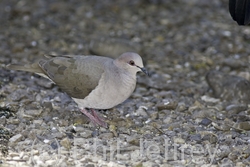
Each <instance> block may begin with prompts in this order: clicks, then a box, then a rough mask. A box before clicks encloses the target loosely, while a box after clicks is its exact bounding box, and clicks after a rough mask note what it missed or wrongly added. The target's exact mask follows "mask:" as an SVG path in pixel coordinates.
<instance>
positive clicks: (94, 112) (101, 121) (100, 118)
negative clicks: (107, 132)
mask: <svg viewBox="0 0 250 167" xmlns="http://www.w3.org/2000/svg"><path fill="white" fill-rule="evenodd" d="M90 110H91V112H92V115H93V116H94V117H95V118H96V119H98V121H99V123H98V124H99V125H101V126H103V127H105V128H106V127H107V123H106V122H105V120H104V119H103V118H102V117H100V116H99V115H98V114H97V113H96V111H95V110H94V109H90Z"/></svg>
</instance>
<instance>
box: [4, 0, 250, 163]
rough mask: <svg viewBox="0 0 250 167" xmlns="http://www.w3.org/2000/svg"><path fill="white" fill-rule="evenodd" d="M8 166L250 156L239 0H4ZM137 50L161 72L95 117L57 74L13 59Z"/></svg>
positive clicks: (153, 71) (249, 35) (249, 159)
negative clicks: (236, 10) (233, 8)
mask: <svg viewBox="0 0 250 167" xmlns="http://www.w3.org/2000/svg"><path fill="white" fill-rule="evenodd" d="M0 8H1V9H0V21H1V28H0V41H1V45H0V53H1V57H0V64H1V68H0V122H1V125H0V152H1V153H0V166H3V167H6V166H61V167H63V166H88V167H92V166H93V167H94V166H108V167H109V166H136V167H144V166H145V167H148V166H149V167H151V166H154V167H157V166H164V167H165V166H190V167H191V166H203V167H204V166H250V147H249V143H250V133H249V130H250V118H249V112H250V108H249V105H248V104H249V100H250V89H249V88H250V81H249V80H250V73H249V71H250V69H249V65H248V64H249V62H250V56H249V54H250V47H249V42H250V28H249V27H240V26H238V25H237V24H236V23H235V22H234V21H233V20H232V18H231V17H230V15H229V12H228V1H226V0H221V1H207V0H175V1H170V0H169V1H168V0H144V1H143V0H131V1H126V0H117V1H111V0H104V1H103V0H86V1H77V0H70V1H69V2H68V1H66V0H65V1H59V0H58V1H57V0H48V1H44V0H20V1H15V0H1V2H0ZM124 51H135V52H138V53H139V54H140V55H141V56H142V57H143V59H144V62H145V64H146V67H147V69H148V70H149V72H150V77H147V76H145V75H143V74H140V75H139V76H138V84H137V88H136V90H135V92H134V93H133V94H132V96H131V97H130V98H129V99H128V100H127V101H126V102H124V103H123V104H121V105H118V106H116V107H114V108H113V109H110V110H107V111H100V114H101V115H102V116H103V117H105V119H106V120H107V122H108V124H109V128H107V129H105V128H97V127H94V126H93V125H92V124H91V123H89V122H88V119H86V117H85V116H83V115H82V114H81V113H80V112H79V110H78V108H77V106H76V104H75V103H74V102H73V101H72V100H71V99H70V98H69V97H68V96H67V95H66V94H65V93H63V92H61V91H60V89H59V88H58V87H57V86H55V85H53V84H52V83H51V82H50V81H48V80H46V79H44V78H41V77H39V76H37V75H35V74H31V73H26V72H18V71H9V70H6V69H5V68H4V66H5V64H9V63H23V64H25V63H28V62H31V61H34V60H36V59H39V58H41V57H42V56H43V55H44V54H48V53H56V54H58V55H60V54H85V55H86V54H96V55H104V56H105V55H106V56H112V57H117V56H118V55H119V54H120V53H122V52H124Z"/></svg>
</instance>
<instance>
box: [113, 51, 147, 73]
mask: <svg viewBox="0 0 250 167" xmlns="http://www.w3.org/2000/svg"><path fill="white" fill-rule="evenodd" d="M114 63H115V64H116V66H117V67H120V68H123V69H125V70H126V71H128V72H130V73H131V74H136V73H137V72H139V71H142V72H144V73H145V74H147V75H148V72H147V70H146V69H145V68H144V66H143V62H142V58H141V56H140V55H138V54H137V53H133V52H126V53H123V54H122V55H121V56H120V57H118V58H117V59H115V60H114Z"/></svg>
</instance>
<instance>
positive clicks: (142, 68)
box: [137, 66, 149, 76]
mask: <svg viewBox="0 0 250 167" xmlns="http://www.w3.org/2000/svg"><path fill="white" fill-rule="evenodd" d="M137 67H138V68H140V69H141V71H142V72H143V73H145V74H146V75H147V76H149V74H148V71H147V70H146V68H144V67H139V66H137Z"/></svg>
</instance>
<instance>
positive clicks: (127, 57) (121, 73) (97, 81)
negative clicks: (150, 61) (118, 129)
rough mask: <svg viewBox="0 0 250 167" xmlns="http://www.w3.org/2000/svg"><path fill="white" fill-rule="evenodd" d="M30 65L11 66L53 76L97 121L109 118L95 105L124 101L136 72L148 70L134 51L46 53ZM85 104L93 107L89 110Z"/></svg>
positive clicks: (108, 105) (103, 122)
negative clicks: (113, 56)
mask: <svg viewBox="0 0 250 167" xmlns="http://www.w3.org/2000/svg"><path fill="white" fill-rule="evenodd" d="M47 58H49V59H46V60H40V61H39V62H37V63H33V64H29V65H16V64H10V65H8V66H7V68H8V69H11V70H22V71H29V72H34V73H37V74H39V75H41V76H43V77H46V78H49V79H50V80H52V81H53V82H54V83H55V84H56V85H58V87H59V88H61V89H62V90H63V91H64V92H66V93H67V94H68V95H69V96H71V97H72V99H73V100H74V101H75V102H76V103H77V104H78V106H79V108H80V110H81V112H82V113H83V114H85V115H86V116H87V117H88V118H89V119H90V120H91V121H92V122H93V123H94V124H95V125H96V124H98V125H101V126H104V127H106V126H107V124H106V122H105V121H104V120H103V119H102V118H101V117H99V116H98V114H97V113H96V112H95V110H94V109H109V108H112V107H114V106H116V105H118V104H120V103H122V102H124V101H125V100H126V99H127V98H128V97H129V96H130V95H131V94H132V93H133V91H134V89H135V86H136V73H137V72H139V71H142V72H144V73H145V74H148V73H147V71H146V69H145V68H144V66H143V62H142V58H141V57H140V56H139V55H138V54H136V53H133V52H126V53H123V54H122V55H121V56H120V57H118V58H117V59H115V60H114V59H111V58H108V57H101V56H82V55H81V56H47ZM86 108H88V109H90V110H91V112H88V111H87V110H86Z"/></svg>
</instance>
